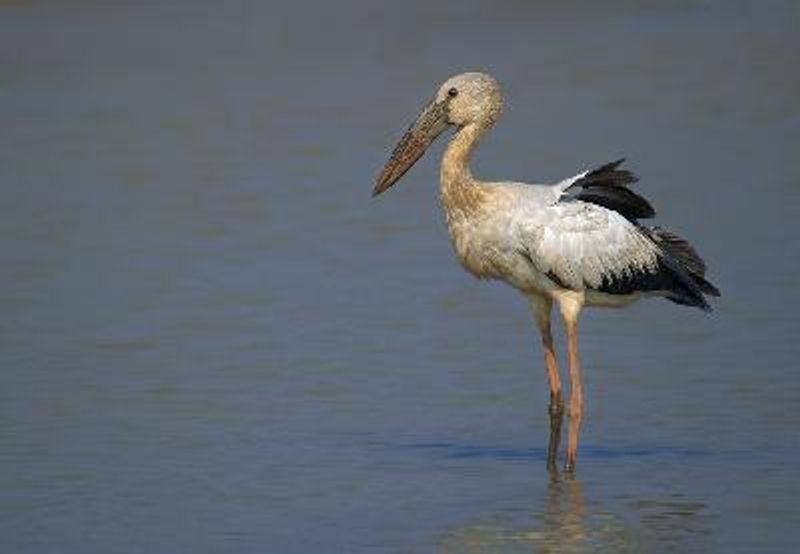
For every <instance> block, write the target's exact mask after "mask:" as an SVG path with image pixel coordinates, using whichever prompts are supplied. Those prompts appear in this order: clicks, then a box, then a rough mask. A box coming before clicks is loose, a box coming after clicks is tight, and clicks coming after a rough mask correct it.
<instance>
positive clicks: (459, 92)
mask: <svg viewBox="0 0 800 554" xmlns="http://www.w3.org/2000/svg"><path fill="white" fill-rule="evenodd" d="M502 109H503V95H502V93H501V92H500V85H498V84H497V81H495V79H494V77H492V76H491V75H487V74H486V73H475V72H472V73H461V74H460V75H455V76H454V77H450V78H449V79H448V80H447V81H445V82H444V83H443V84H442V86H440V87H439V90H438V91H437V92H436V94H435V95H434V97H433V99H432V100H431V101H430V102H429V103H428V105H427V106H425V107H424V108H423V109H422V111H421V112H420V114H419V115H418V116H417V119H416V120H415V121H414V123H412V124H411V126H410V127H409V128H408V130H407V131H406V134H405V135H403V138H402V139H400V142H399V143H398V144H397V146H395V148H394V150H393V151H392V155H391V156H390V157H389V161H388V162H386V165H385V166H384V168H383V170H382V171H381V173H380V175H378V178H377V179H376V182H375V188H374V189H373V190H372V194H373V196H375V195H378V194H380V193H382V192H383V191H385V190H386V189H388V188H389V187H391V186H392V185H393V184H395V183H396V182H397V181H398V180H400V177H402V176H403V175H404V174H405V173H406V171H408V170H409V169H411V166H412V165H414V163H415V162H416V161H417V160H418V159H420V158H421V157H422V155H423V154H424V153H425V150H427V148H428V146H430V145H431V143H432V142H433V141H434V140H435V139H436V137H438V136H439V135H440V134H442V132H443V131H444V130H445V129H447V128H448V127H451V126H456V127H459V128H461V127H466V126H468V125H479V126H482V127H488V126H490V125H491V124H492V123H494V121H495V120H496V119H497V116H498V115H499V114H500V112H501V111H502Z"/></svg>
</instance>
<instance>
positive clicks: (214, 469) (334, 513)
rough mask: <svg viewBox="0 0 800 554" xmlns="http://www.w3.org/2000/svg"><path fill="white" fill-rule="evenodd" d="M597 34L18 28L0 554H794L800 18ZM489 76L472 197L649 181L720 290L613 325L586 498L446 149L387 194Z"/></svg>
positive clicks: (9, 21)
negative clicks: (455, 196) (450, 186)
mask: <svg viewBox="0 0 800 554" xmlns="http://www.w3.org/2000/svg"><path fill="white" fill-rule="evenodd" d="M593 5H594V6H595V7H594V8H591V9H590V8H586V7H582V6H579V5H578V4H577V3H574V4H573V3H569V4H566V5H565V4H563V3H552V4H542V5H535V6H534V5H532V4H529V3H524V2H503V3H494V4H489V3H485V4H481V3H476V2H461V3H458V5H457V6H456V5H452V6H445V5H442V6H436V5H432V4H431V3H429V2H423V1H407V2H402V3H398V4H396V5H391V6H382V7H376V6H374V5H372V4H370V3H366V2H364V3H359V2H348V3H337V4H336V6H333V5H328V4H319V5H317V4H313V5H312V4H308V3H303V2H295V3H292V6H291V7H281V8H278V7H275V6H268V5H266V4H265V3H260V2H255V1H237V2H230V3H225V4H224V5H223V4H220V3H214V2H207V1H204V0H201V1H194V2H190V1H188V0H187V1H178V0H171V1H162V2H158V3H134V2H117V3H112V4H106V3H100V2H96V1H85V2H83V1H73V2H48V1H36V0H31V1H11V2H8V1H6V2H0V121H2V122H3V123H2V132H0V183H1V184H2V191H3V202H2V203H0V256H2V260H1V262H0V310H1V311H2V313H3V318H2V322H0V364H1V365H2V372H0V444H2V448H0V491H2V495H0V550H2V551H3V552H142V551H147V552H176V551H200V552H205V551H208V552H230V551H234V552H265V551H266V552H362V551H370V552H381V551H383V552H428V551H440V552H530V551H541V552H591V551H617V552H624V551H630V552H641V551H647V552H768V551H775V552H785V551H789V550H790V549H791V548H792V547H794V545H795V544H796V542H797V540H796V539H797V530H796V526H797V522H798V521H800V512H799V511H798V508H797V503H796V498H797V496H798V493H800V485H798V483H799V482H800V481H798V471H797V465H796V463H795V460H796V459H797V458H798V456H799V455H800V444H798V434H797V430H796V428H797V422H798V417H800V409H799V407H800V403H798V401H797V399H798V397H799V396H800V377H798V371H797V366H796V359H797V357H798V354H800V346H798V342H797V340H796V334H797V329H798V328H799V327H800V321H799V320H798V316H797V313H796V311H795V310H794V309H793V308H794V306H796V305H797V304H798V300H800V299H799V298H798V292H797V287H796V284H797V279H798V276H799V274H800V267H798V254H800V252H799V250H800V249H799V248H798V246H800V241H799V240H798V238H797V233H796V231H795V221H796V220H797V217H798V215H800V165H798V163H797V144H798V142H800V107H798V104H797V98H798V97H800V74H798V73H797V71H796V68H797V67H800V44H799V42H800V41H799V40H798V38H797V33H796V29H797V25H798V23H800V17H798V16H800V11H798V9H797V8H796V7H794V5H793V4H791V3H789V2H786V3H780V2H775V3H771V4H768V5H767V7H764V6H763V5H759V6H758V7H755V6H748V5H746V4H744V3H742V4H738V3H730V2H672V3H666V4H664V5H663V6H662V7H659V8H653V7H650V8H642V7H639V6H638V5H637V3H621V4H620V3H610V2H609V3H594V4H593ZM473 68H483V69H488V70H490V71H491V72H492V73H494V74H495V75H496V76H497V78H498V79H499V80H500V82H501V83H502V84H503V85H504V87H505V91H506V102H507V109H506V113H505V116H504V118H503V119H501V121H500V122H499V124H498V126H497V128H496V129H495V130H494V131H493V132H492V135H491V137H489V138H488V139H487V140H486V141H485V142H484V144H483V145H482V148H481V149H480V151H479V154H478V159H477V161H476V162H477V163H476V172H477V173H478V174H479V175H481V176H486V177H494V178H515V179H523V180H529V181H537V180H538V181H549V180H555V179H559V178H562V177H565V176H568V175H572V174H574V173H576V172H577V171H579V170H581V169H583V168H585V167H587V166H590V165H593V164H600V163H603V162H606V161H608V160H611V159H615V158H616V157H619V156H620V155H626V156H627V157H628V159H629V162H628V164H629V166H630V167H632V168H633V169H635V170H636V171H637V172H638V173H639V174H640V176H641V178H642V180H641V182H640V183H639V184H638V185H637V187H640V189H641V191H642V192H643V193H645V194H646V196H647V197H648V198H650V200H651V201H652V202H653V203H654V204H655V206H656V207H657V209H658V210H659V214H660V219H659V220H658V222H659V223H661V224H663V225H666V226H669V227H671V228H673V229H675V230H676V231H678V232H680V233H681V234H684V235H686V236H687V237H690V238H691V240H692V242H693V243H694V244H695V245H696V246H697V248H698V249H699V250H700V251H701V253H702V254H703V255H704V257H705V258H706V260H707V261H708V263H709V266H710V267H711V270H710V277H711V279H712V280H713V281H714V282H715V283H716V284H717V285H719V287H720V288H721V289H722V291H723V297H722V299H720V301H718V302H716V303H715V310H716V311H715V313H714V314H713V315H711V316H706V315H704V314H702V313H701V312H699V311H695V310H687V309H682V308H680V307H677V306H674V305H672V304H669V303H666V302H660V301H659V302H656V301H653V302H649V303H642V304H640V305H637V306H635V307H633V308H631V309H628V310H624V311H618V312H617V311H605V312H599V311H598V312H590V311H587V312H586V313H585V315H584V317H583V319H582V322H581V351H582V356H583V360H584V366H585V381H586V398H587V409H588V414H587V416H586V424H585V426H584V430H583V434H582V445H581V450H580V453H579V460H578V464H579V465H578V474H577V479H575V480H564V479H560V480H558V481H554V482H553V481H550V480H549V479H548V476H547V473H546V471H545V468H544V450H545V444H544V443H545V437H546V433H547V418H546V398H547V394H546V386H547V385H546V382H545V378H544V371H543V369H542V362H541V352H540V350H539V346H538V339H537V338H536V336H535V332H534V327H533V325H532V323H531V321H530V318H529V315H528V313H527V311H526V307H525V305H524V303H523V302H522V301H521V299H520V298H518V296H517V294H516V293H514V292H513V291H512V290H510V289H507V288H505V287H503V286H501V285H490V284H485V283H479V282H477V281H474V280H472V279H471V278H470V277H469V276H468V275H466V274H465V273H464V272H463V271H462V270H461V269H459V268H458V267H457V265H456V264H455V263H454V260H453V256H452V254H451V252H450V246H449V244H448V242H447V237H446V233H445V231H444V226H443V223H442V217H441V215H440V213H439V206H438V204H437V191H436V186H435V185H436V180H437V176H438V172H437V170H436V164H437V158H438V155H439V153H440V150H441V145H438V146H437V147H434V148H433V151H432V152H431V153H430V154H429V155H428V156H427V157H426V158H425V159H423V160H422V161H421V162H420V163H419V164H418V166H417V167H416V168H415V169H414V170H412V172H411V173H409V174H408V176H407V177H406V178H405V180H404V181H403V182H402V183H401V184H399V185H397V187H395V188H394V189H392V191H390V192H389V193H387V194H386V195H385V196H382V197H380V198H378V199H375V200H373V199H371V198H370V197H369V192H370V189H371V185H372V179H373V177H374V175H375V173H376V172H377V170H378V169H379V168H380V166H381V165H382V163H383V162H384V160H385V158H386V156H387V154H388V152H389V151H390V149H391V147H392V145H393V142H394V140H396V139H397V138H398V137H399V135H400V134H401V133H402V131H403V129H404V128H405V126H406V125H407V124H408V123H409V122H410V120H411V118H412V117H413V116H414V115H415V113H416V110H417V109H418V108H419V107H420V106H421V105H422V103H423V102H424V101H425V100H426V99H427V98H428V97H429V96H430V95H431V94H432V93H433V90H434V89H435V87H436V86H438V83H439V82H440V81H442V80H443V79H444V78H446V77H447V76H449V75H450V74H452V73H455V72H458V71H462V70H465V69H473ZM558 339H559V341H560V340H561V337H560V336H559V337H558Z"/></svg>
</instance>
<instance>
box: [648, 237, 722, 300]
mask: <svg viewBox="0 0 800 554" xmlns="http://www.w3.org/2000/svg"><path fill="white" fill-rule="evenodd" d="M645 229H646V231H647V234H648V235H649V236H650V239H651V240H652V241H653V242H654V243H656V244H657V245H658V246H659V248H660V249H661V251H662V252H663V254H664V257H665V261H667V262H668V265H671V266H673V270H674V271H677V272H678V273H683V274H684V275H683V276H685V277H686V278H688V281H689V282H688V283H685V284H686V285H688V286H687V289H689V290H687V291H686V292H688V293H689V294H688V297H686V296H685V295H680V296H675V297H673V296H667V298H668V299H669V300H672V301H673V302H676V303H678V304H687V305H692V306H698V307H700V308H703V309H709V308H708V304H707V303H706V301H705V299H704V298H703V295H708V296H719V295H720V292H719V289H718V288H717V287H715V286H714V285H713V284H711V283H710V282H709V281H708V280H706V278H705V276H706V264H705V262H704V261H703V259H702V258H701V257H700V255H699V254H698V253H697V251H696V250H695V249H694V248H693V247H692V245H691V244H689V243H688V242H687V241H686V240H685V239H682V238H681V237H679V236H678V235H676V234H675V233H672V232H671V231H667V230H666V229H662V228H661V227H646V228H645Z"/></svg>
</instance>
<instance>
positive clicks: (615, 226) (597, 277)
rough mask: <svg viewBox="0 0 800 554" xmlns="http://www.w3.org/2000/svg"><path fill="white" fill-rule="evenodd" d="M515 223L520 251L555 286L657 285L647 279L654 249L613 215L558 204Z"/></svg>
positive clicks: (610, 288)
mask: <svg viewBox="0 0 800 554" xmlns="http://www.w3.org/2000/svg"><path fill="white" fill-rule="evenodd" d="M518 224H519V233H518V236H519V237H521V242H522V244H520V248H521V249H522V253H523V254H525V255H526V257H528V258H529V259H530V260H531V263H533V264H534V265H535V266H536V268H537V269H538V270H539V271H541V272H542V273H544V274H545V275H547V276H548V277H550V279H551V280H552V281H553V282H555V283H556V284H557V285H559V286H562V287H564V288H569V289H572V290H585V289H594V290H600V291H604V292H610V293H615V294H628V293H630V292H633V291H636V290H656V289H658V288H659V286H660V285H659V283H656V282H655V281H654V279H653V277H655V276H656V275H657V274H658V273H659V266H660V264H659V249H658V246H657V245H656V244H654V242H653V241H652V240H650V239H649V238H648V237H647V235H646V234H644V233H642V232H641V231H640V229H639V227H638V226H637V225H636V224H635V223H633V222H631V221H629V220H628V219H627V218H625V217H624V216H623V215H621V214H619V213H617V212H616V211H613V210H609V209H606V208H604V207H602V206H600V205H597V204H592V203H589V202H583V201H580V200H568V201H559V202H556V203H554V204H552V205H550V206H547V207H545V208H542V209H540V210H537V213H536V215H535V217H529V218H521V221H519V223H518ZM648 281H649V282H648Z"/></svg>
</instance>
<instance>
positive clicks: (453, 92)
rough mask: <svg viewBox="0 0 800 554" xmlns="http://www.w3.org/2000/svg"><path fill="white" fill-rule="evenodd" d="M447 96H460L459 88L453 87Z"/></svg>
mask: <svg viewBox="0 0 800 554" xmlns="http://www.w3.org/2000/svg"><path fill="white" fill-rule="evenodd" d="M447 96H449V97H450V98H455V97H456V96H458V89H457V88H455V87H453V88H451V89H450V90H448V91H447Z"/></svg>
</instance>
